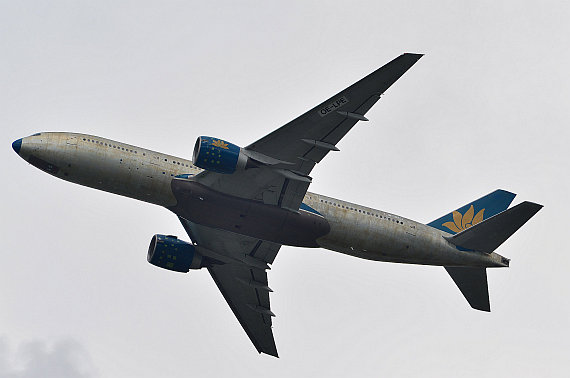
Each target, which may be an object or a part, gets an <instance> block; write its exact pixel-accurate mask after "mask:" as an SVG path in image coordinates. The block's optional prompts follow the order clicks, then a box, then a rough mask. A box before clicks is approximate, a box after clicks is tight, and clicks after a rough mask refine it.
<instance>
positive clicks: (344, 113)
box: [196, 54, 422, 211]
mask: <svg viewBox="0 0 570 378" xmlns="http://www.w3.org/2000/svg"><path fill="white" fill-rule="evenodd" d="M421 57H422V55H421V54H403V55H400V56H399V57H397V58H396V59H394V60H392V61H391V62H389V63H388V64H386V65H384V66H382V67H381V68H379V69H378V70H376V71H374V72H373V73H371V74H370V75H368V76H366V77H365V78H363V79H361V80H360V81H358V82H356V83H354V84H353V85H351V86H350V87H348V88H346V89H344V90H343V91H341V92H339V93H337V94H336V95H334V96H333V97H331V98H329V99H328V100H326V101H324V102H322V103H321V104H319V105H317V106H316V107H314V108H313V109H311V110H309V111H308V112H306V113H305V114H303V115H301V116H300V117H298V118H296V119H295V120H293V121H291V122H289V123H288V124H286V125H284V126H282V127H281V128H279V129H277V130H275V131H274V132H272V133H271V134H269V135H267V136H265V137H263V138H261V139H260V140H258V141H256V142H254V143H252V144H250V145H249V146H247V147H246V148H245V149H244V151H245V153H246V154H247V155H248V156H249V157H251V158H253V159H257V160H258V161H261V162H264V159H265V162H266V163H268V164H266V165H265V166H263V167H261V168H256V169H247V170H245V171H241V172H236V173H234V174H231V175H224V174H219V173H214V172H203V173H201V174H200V175H198V176H197V177H196V180H197V181H198V182H200V183H202V184H204V185H206V186H209V187H211V188H212V189H215V190H217V191H220V192H223V193H226V194H230V195H234V196H237V197H241V198H247V199H255V200H259V201H263V202H264V203H266V204H271V205H277V206H280V207H283V208H286V209H290V210H293V211H297V210H298V209H299V206H300V205H301V201H302V200H303V197H304V196H305V193H306V192H307V189H308V187H309V184H310V183H311V178H310V177H309V174H310V172H311V171H312V170H313V168H314V166H315V165H316V164H317V163H319V162H320V161H321V160H322V159H323V158H324V157H325V156H326V155H327V154H328V153H329V151H338V148H337V147H336V144H337V143H338V142H339V141H340V140H341V139H342V138H343V137H344V136H345V135H346V134H347V133H348V131H349V130H350V129H351V128H352V127H353V126H354V125H355V124H356V123H357V122H358V121H367V119H366V118H365V117H364V115H365V114H366V113H367V112H368V110H369V109H370V108H371V107H372V106H373V105H374V104H375V103H376V102H377V101H378V100H379V99H380V96H381V95H382V94H383V93H384V92H385V91H386V90H387V89H388V88H389V87H390V86H391V85H392V84H394V83H395V82H396V80H398V79H399V78H400V77H401V76H402V75H403V74H404V73H405V72H406V71H407V70H408V69H409V68H410V67H411V66H413V65H414V64H415V63H416V62H417V61H418V60H419V59H420V58H421Z"/></svg>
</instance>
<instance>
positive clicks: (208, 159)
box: [192, 136, 248, 174]
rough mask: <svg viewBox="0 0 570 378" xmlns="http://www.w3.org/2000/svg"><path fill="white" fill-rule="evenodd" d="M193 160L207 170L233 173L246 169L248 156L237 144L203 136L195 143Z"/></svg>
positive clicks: (196, 164)
mask: <svg viewBox="0 0 570 378" xmlns="http://www.w3.org/2000/svg"><path fill="white" fill-rule="evenodd" d="M192 160H193V164H194V165H195V166H197V167H200V168H202V169H205V170H207V171H212V172H217V173H227V174H231V173H234V172H235V171H236V170H242V169H245V166H246V164H247V161H248V158H247V156H246V155H245V154H244V153H243V152H242V149H241V148H240V147H238V146H236V145H235V144H231V143H229V142H226V141H225V140H222V139H216V138H212V137H208V136H201V137H198V139H197V140H196V144H195V145H194V153H193V155H192Z"/></svg>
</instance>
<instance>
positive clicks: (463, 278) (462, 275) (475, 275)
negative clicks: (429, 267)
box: [445, 266, 491, 312]
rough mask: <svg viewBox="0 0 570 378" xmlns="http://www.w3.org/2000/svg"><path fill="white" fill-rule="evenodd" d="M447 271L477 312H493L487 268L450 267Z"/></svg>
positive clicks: (446, 268) (447, 267)
mask: <svg viewBox="0 0 570 378" xmlns="http://www.w3.org/2000/svg"><path fill="white" fill-rule="evenodd" d="M445 270H447V273H449V275H450V276H451V278H452V279H453V281H454V282H455V284H456V285H457V287H458V288H459V290H461V293H462V294H463V296H464V297H465V299H467V302H469V304H470V305H471V307H473V308H474V309H475V310H481V311H487V312H489V311H491V305H490V304H489V288H488V286H487V271H486V270H485V268H471V267H449V266H446V267H445Z"/></svg>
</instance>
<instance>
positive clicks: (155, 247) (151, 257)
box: [146, 235, 202, 273]
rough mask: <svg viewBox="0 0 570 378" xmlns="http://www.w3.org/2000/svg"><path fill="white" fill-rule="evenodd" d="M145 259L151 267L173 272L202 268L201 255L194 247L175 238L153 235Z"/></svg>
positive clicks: (186, 271) (185, 271)
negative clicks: (154, 266)
mask: <svg viewBox="0 0 570 378" xmlns="http://www.w3.org/2000/svg"><path fill="white" fill-rule="evenodd" d="M146 259H147V261H148V262H149V263H151V264H152V265H156V266H158V267H160V268H164V269H168V270H173V271H175V272H182V273H188V271H189V270H190V269H200V268H202V255H200V254H199V253H198V252H196V247H194V246H193V245H192V244H190V243H186V242H185V241H182V240H179V239H178V238H177V237H176V236H166V235H154V236H153V237H152V240H151V241H150V246H149V247H148V255H147V258H146Z"/></svg>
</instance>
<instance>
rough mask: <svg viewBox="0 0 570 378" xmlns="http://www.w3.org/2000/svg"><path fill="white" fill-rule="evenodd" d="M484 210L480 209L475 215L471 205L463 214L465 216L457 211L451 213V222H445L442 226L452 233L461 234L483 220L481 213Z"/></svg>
mask: <svg viewBox="0 0 570 378" xmlns="http://www.w3.org/2000/svg"><path fill="white" fill-rule="evenodd" d="M484 211H485V209H481V211H479V212H478V213H477V215H475V216H473V214H475V210H474V209H473V205H471V207H470V208H469V210H467V211H466V212H465V214H463V215H461V213H460V212H459V211H454V212H453V222H445V223H444V224H442V226H443V227H447V228H449V229H450V230H451V231H453V232H461V231H463V230H465V229H467V228H469V227H471V226H473V225H475V224H477V223H481V221H482V220H483V212H484Z"/></svg>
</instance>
